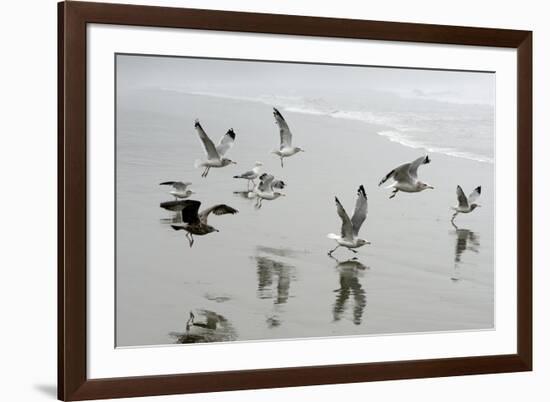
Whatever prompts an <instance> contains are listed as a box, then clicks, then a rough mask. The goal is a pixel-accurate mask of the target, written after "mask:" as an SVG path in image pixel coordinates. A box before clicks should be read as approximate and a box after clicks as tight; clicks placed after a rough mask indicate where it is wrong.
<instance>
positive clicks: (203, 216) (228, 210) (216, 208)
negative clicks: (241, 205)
mask: <svg viewBox="0 0 550 402" xmlns="http://www.w3.org/2000/svg"><path fill="white" fill-rule="evenodd" d="M211 212H213V213H214V215H225V214H236V213H237V212H239V211H237V210H236V209H235V208H232V207H230V206H229V205H225V204H217V205H213V206H211V207H210V208H207V209H205V210H204V211H202V212H201V213H200V214H199V219H200V221H201V222H202V223H206V222H207V220H208V215H210V213H211Z"/></svg>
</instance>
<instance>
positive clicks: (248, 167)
mask: <svg viewBox="0 0 550 402" xmlns="http://www.w3.org/2000/svg"><path fill="white" fill-rule="evenodd" d="M115 64H116V68H115V108H116V110H115V155H114V158H115V166H116V171H115V186H116V188H115V197H116V199H115V238H116V246H115V278H116V281H115V289H114V291H115V301H116V304H115V306H114V308H115V329H116V333H115V345H116V347H140V346H161V345H178V344H195V343H211V342H241V341H249V342H252V341H270V340H284V339H289V340H292V339H301V338H313V337H341V336H354V337H355V336H374V335H376V336H381V335H399V336H407V334H419V333H434V332H449V331H450V332H461V331H490V330H493V329H494V325H495V322H494V291H495V289H494V283H495V277H494V272H495V271H494V214H495V199H494V191H495V188H494V186H495V181H494V173H495V159H494V148H495V147H494V140H495V122H494V119H495V75H494V73H492V72H485V71H454V70H453V71H450V70H428V69H412V68H411V69H409V68H394V67H391V66H355V65H329V64H312V63H295V62H292V63H290V62H284V61H258V60H229V59H214V58H193V57H173V56H157V55H154V56H153V55H139V54H117V55H116V60H115Z"/></svg>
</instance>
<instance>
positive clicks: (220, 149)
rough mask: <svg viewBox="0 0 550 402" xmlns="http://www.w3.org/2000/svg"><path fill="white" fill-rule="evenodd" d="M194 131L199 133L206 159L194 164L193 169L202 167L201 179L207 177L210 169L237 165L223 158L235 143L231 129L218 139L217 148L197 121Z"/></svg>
mask: <svg viewBox="0 0 550 402" xmlns="http://www.w3.org/2000/svg"><path fill="white" fill-rule="evenodd" d="M195 129H196V130H197V133H199V138H200V140H201V142H202V145H203V146H204V150H205V152H206V158H207V159H206V160H205V161H200V160H197V161H196V162H195V167H199V166H200V167H204V171H203V172H202V175H201V176H202V177H206V176H208V172H209V171H210V168H222V167H225V166H228V165H231V164H236V163H237V162H233V161H232V160H231V159H228V158H225V154H226V153H227V151H229V150H230V149H231V147H232V146H233V144H234V143H235V137H236V135H235V132H234V131H233V129H232V128H230V129H229V130H227V133H225V134H224V136H223V137H222V138H221V139H220V142H219V143H218V145H217V146H215V145H214V143H213V142H212V140H211V139H210V137H208V135H207V134H206V132H205V131H204V130H203V128H202V126H201V123H200V122H199V120H198V119H197V120H195Z"/></svg>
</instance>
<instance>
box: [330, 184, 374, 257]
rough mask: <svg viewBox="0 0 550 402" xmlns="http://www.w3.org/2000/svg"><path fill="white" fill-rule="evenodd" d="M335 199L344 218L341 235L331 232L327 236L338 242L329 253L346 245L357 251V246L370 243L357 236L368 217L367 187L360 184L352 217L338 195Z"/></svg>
mask: <svg viewBox="0 0 550 402" xmlns="http://www.w3.org/2000/svg"><path fill="white" fill-rule="evenodd" d="M334 200H335V201H336V211H337V212H338V216H339V217H340V219H342V228H341V230H340V235H337V234H334V233H330V234H329V235H328V236H327V237H328V238H329V239H332V240H336V243H338V245H337V246H336V247H335V248H333V249H332V250H330V251H329V252H328V255H329V256H331V257H332V253H334V252H335V251H336V249H337V248H338V247H346V248H347V249H348V250H350V251H353V252H354V253H357V251H355V250H354V249H355V248H359V247H361V246H364V245H365V244H370V242H369V241H367V240H364V239H360V238H359V237H357V236H358V235H359V229H361V225H362V224H363V222H364V221H365V219H366V218H367V194H366V193H365V188H364V187H363V185H360V186H359V189H358V190H357V201H356V202H355V211H354V212H353V216H352V218H351V219H350V218H349V215H348V214H347V213H346V210H345V209H344V207H343V206H342V204H341V203H340V201H339V200H338V197H334Z"/></svg>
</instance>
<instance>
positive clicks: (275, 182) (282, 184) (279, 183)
mask: <svg viewBox="0 0 550 402" xmlns="http://www.w3.org/2000/svg"><path fill="white" fill-rule="evenodd" d="M271 187H272V188H276V189H277V190H282V189H283V188H285V187H286V183H285V182H284V181H282V180H273V182H272V183H271Z"/></svg>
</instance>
